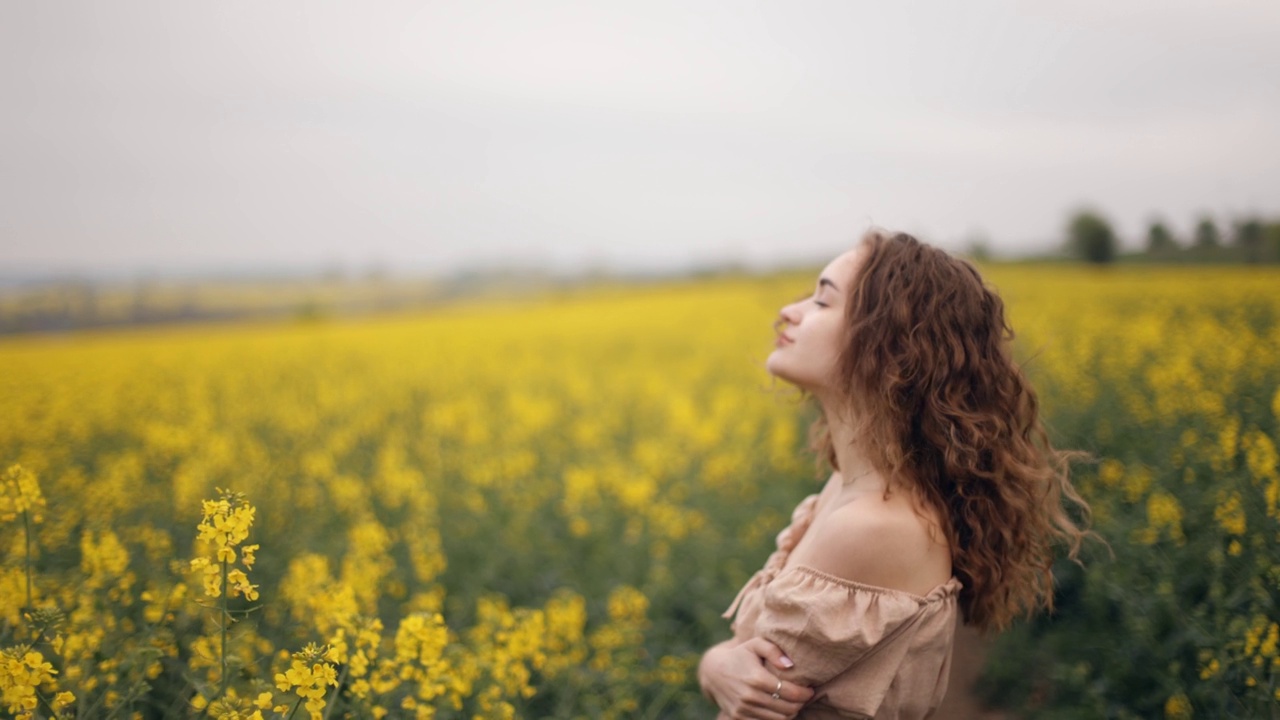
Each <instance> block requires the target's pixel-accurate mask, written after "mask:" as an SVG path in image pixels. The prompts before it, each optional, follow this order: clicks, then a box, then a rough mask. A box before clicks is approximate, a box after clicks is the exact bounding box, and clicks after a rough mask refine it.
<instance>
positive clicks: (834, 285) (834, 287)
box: [818, 278, 840, 292]
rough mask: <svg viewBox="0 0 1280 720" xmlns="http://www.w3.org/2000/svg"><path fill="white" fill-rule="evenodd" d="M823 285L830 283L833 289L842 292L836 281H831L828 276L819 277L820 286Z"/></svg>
mask: <svg viewBox="0 0 1280 720" xmlns="http://www.w3.org/2000/svg"><path fill="white" fill-rule="evenodd" d="M823 285H830V286H831V289H832V290H835V291H836V292H840V288H838V287H836V284H835V283H833V282H831V281H830V280H828V279H827V278H818V287H822V286H823Z"/></svg>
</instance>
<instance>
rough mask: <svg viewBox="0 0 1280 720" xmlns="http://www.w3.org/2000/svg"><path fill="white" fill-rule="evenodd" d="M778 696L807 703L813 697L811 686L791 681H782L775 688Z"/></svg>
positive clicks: (795, 701)
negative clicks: (779, 685)
mask: <svg viewBox="0 0 1280 720" xmlns="http://www.w3.org/2000/svg"><path fill="white" fill-rule="evenodd" d="M777 693H778V696H779V697H781V698H783V699H784V700H789V701H791V702H794V703H801V704H804V703H807V702H809V700H811V699H812V698H813V688H811V687H809V686H807V685H797V684H796V683H793V682H787V681H786V680H783V681H782V687H781V688H779V689H778V690H777Z"/></svg>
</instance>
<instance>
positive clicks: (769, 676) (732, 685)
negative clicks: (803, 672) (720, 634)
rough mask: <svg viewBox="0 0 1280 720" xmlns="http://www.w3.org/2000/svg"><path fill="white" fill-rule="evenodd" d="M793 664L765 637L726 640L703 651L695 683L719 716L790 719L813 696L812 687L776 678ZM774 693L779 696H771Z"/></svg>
mask: <svg viewBox="0 0 1280 720" xmlns="http://www.w3.org/2000/svg"><path fill="white" fill-rule="evenodd" d="M793 666H794V663H792V662H791V659H790V658H788V657H786V656H785V655H783V654H782V651H781V650H779V649H778V646H777V645H774V644H773V643H771V642H769V641H767V640H764V639H761V638H750V639H747V640H742V641H740V640H736V639H729V640H726V641H724V642H722V643H719V644H717V645H714V646H712V647H711V649H710V650H707V651H706V653H704V654H703V656H702V660H701V662H699V663H698V684H699V685H700V686H701V687H702V694H703V695H705V696H706V697H707V699H709V700H711V701H712V702H713V703H715V704H716V706H717V707H719V708H720V711H721V713H720V717H722V718H733V719H734V720H736V719H737V718H759V719H763V720H789V719H790V718H793V717H795V716H796V714H797V713H799V712H800V709H801V708H803V707H804V704H805V703H806V702H808V701H809V699H810V698H812V697H813V690H812V689H810V688H808V687H805V686H803V685H797V684H795V683H791V682H787V681H785V680H780V679H779V678H778V676H777V673H778V672H781V671H783V670H786V669H789V668H791V667H793ZM775 668H776V669H775ZM779 683H781V685H780V686H779ZM775 692H776V693H777V695H778V696H779V697H777V698H774V693H775Z"/></svg>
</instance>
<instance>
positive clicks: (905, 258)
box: [810, 229, 1092, 630]
mask: <svg viewBox="0 0 1280 720" xmlns="http://www.w3.org/2000/svg"><path fill="white" fill-rule="evenodd" d="M861 242H862V243H863V244H864V245H865V248H864V254H863V261H862V265H861V266H860V267H859V269H858V270H857V275H856V277H855V278H854V282H853V284H852V286H851V288H850V289H849V295H848V298H849V301H848V303H846V312H845V319H846V330H847V335H846V342H845V345H844V347H843V350H842V352H841V354H840V359H839V363H838V379H837V383H838V385H837V387H838V389H839V390H840V392H841V397H844V398H847V399H848V409H849V410H851V411H852V417H853V418H854V438H855V440H854V442H855V443H857V444H859V445H860V446H861V447H864V448H868V449H869V453H870V454H869V456H868V459H869V460H870V461H871V462H872V463H873V464H874V465H875V466H876V467H877V468H878V469H879V470H880V471H881V473H883V474H884V475H885V477H887V478H889V479H890V480H891V482H892V483H894V484H898V485H902V486H905V487H907V488H910V490H911V491H912V492H914V493H915V498H916V501H917V502H918V503H921V504H923V505H928V506H931V507H933V508H936V509H937V510H938V511H939V515H940V516H941V519H942V525H943V527H942V531H943V532H944V533H945V535H946V538H947V540H948V542H949V544H950V547H951V563H952V571H953V573H954V574H955V576H956V577H957V578H958V579H959V580H960V581H961V582H962V583H963V584H964V588H963V590H962V591H961V593H960V598H959V601H960V607H961V610H962V612H963V613H964V617H965V620H966V622H968V623H970V624H972V625H975V626H977V627H979V628H981V629H984V630H986V629H1000V628H1003V627H1005V626H1006V625H1008V623H1009V622H1010V621H1011V620H1012V619H1013V617H1014V616H1016V615H1019V614H1023V613H1025V614H1028V615H1029V614H1031V613H1032V612H1034V611H1035V610H1036V609H1038V608H1040V607H1044V608H1047V609H1052V607H1053V574H1052V572H1051V568H1052V565H1053V560H1054V550H1055V546H1057V545H1059V544H1065V545H1066V546H1067V549H1068V556H1069V557H1070V558H1071V559H1073V560H1076V558H1077V554H1078V552H1079V550H1080V545H1081V542H1082V541H1083V539H1084V537H1085V536H1087V535H1091V534H1092V533H1091V532H1090V531H1088V530H1087V529H1085V528H1086V527H1087V524H1088V522H1089V518H1090V513H1089V506H1088V504H1087V503H1085V501H1084V500H1083V499H1082V498H1081V497H1080V495H1079V494H1078V493H1077V492H1076V490H1075V489H1074V488H1073V487H1072V485H1071V481H1070V479H1069V463H1070V461H1071V460H1074V459H1079V458H1086V457H1088V456H1087V455H1086V454H1085V453H1082V452H1079V451H1065V450H1058V449H1054V448H1053V447H1052V445H1051V444H1050V442H1049V437H1048V433H1047V432H1046V431H1045V428H1044V425H1043V423H1042V422H1041V420H1040V417H1039V407H1038V402H1037V400H1036V393H1035V391H1034V390H1033V389H1032V387H1031V385H1030V384H1029V383H1028V382H1027V379H1026V378H1025V377H1024V375H1023V373H1022V371H1021V369H1020V368H1019V366H1018V364H1017V363H1015V362H1014V360H1013V358H1012V354H1011V347H1010V345H1011V342H1010V341H1011V340H1012V339H1013V336H1014V333H1013V329H1012V328H1011V327H1010V326H1009V325H1008V323H1007V321H1006V320H1005V316H1004V303H1003V302H1002V301H1001V299H1000V297H999V296H998V295H997V294H996V293H995V291H994V290H992V289H991V288H990V287H988V286H987V285H986V284H985V283H984V282H983V280H982V277H981V276H980V275H979V274H978V271H977V269H976V268H974V266H973V265H971V264H970V263H968V262H966V261H964V260H961V259H959V258H955V257H952V256H951V255H949V254H947V253H946V252H944V251H943V250H940V249H938V248H934V247H931V246H929V245H926V244H925V243H922V242H920V241H919V240H917V239H916V238H914V237H912V236H910V235H907V234H905V233H887V232H884V231H881V230H878V229H872V230H870V231H868V232H867V233H866V234H865V235H864V236H863V238H862V241H861ZM810 437H811V442H812V444H813V449H814V450H815V451H816V452H817V453H818V455H819V457H820V458H824V459H825V460H826V461H827V462H829V463H830V464H831V466H832V467H833V468H835V469H839V468H838V466H837V464H836V453H835V448H834V447H833V446H832V441H831V437H830V434H829V432H828V431H827V426H826V418H825V417H823V416H822V415H821V414H819V418H818V420H816V421H815V423H814V426H813V427H812V428H811V435H810ZM1064 498H1065V499H1066V500H1069V501H1071V503H1072V504H1074V505H1075V506H1076V507H1077V513H1076V515H1077V517H1078V521H1077V519H1073V517H1072V514H1071V513H1068V512H1067V509H1066V507H1065V506H1064V502H1063V500H1064Z"/></svg>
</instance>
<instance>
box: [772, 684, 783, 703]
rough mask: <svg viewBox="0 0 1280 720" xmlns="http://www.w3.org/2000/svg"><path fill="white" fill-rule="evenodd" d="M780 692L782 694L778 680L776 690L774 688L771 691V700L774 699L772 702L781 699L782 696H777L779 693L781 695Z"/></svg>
mask: <svg viewBox="0 0 1280 720" xmlns="http://www.w3.org/2000/svg"><path fill="white" fill-rule="evenodd" d="M781 692H782V681H781V680H779V681H778V687H776V688H774V689H773V699H774V700H780V699H782V695H780V694H779V693H781Z"/></svg>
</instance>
